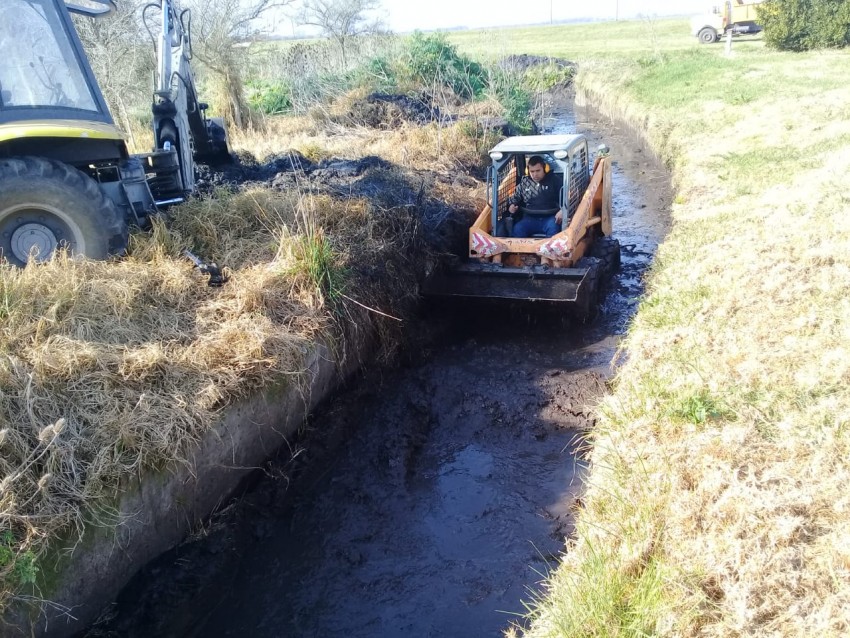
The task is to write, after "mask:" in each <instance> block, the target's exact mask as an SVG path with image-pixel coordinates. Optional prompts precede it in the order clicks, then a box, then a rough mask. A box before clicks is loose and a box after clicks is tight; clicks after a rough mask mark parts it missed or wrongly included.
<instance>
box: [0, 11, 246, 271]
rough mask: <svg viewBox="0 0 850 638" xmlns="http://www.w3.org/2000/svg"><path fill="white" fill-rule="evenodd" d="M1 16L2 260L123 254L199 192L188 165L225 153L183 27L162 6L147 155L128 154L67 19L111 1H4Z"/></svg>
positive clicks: (182, 15) (181, 16) (186, 21)
mask: <svg viewBox="0 0 850 638" xmlns="http://www.w3.org/2000/svg"><path fill="white" fill-rule="evenodd" d="M2 4H3V9H2V20H0V259H4V260H6V261H8V262H10V263H12V264H15V265H19V266H21V265H24V264H26V263H27V262H29V261H30V260H36V261H42V260H46V259H49V258H50V257H51V256H52V255H53V254H54V252H55V251H56V250H57V249H59V248H64V249H66V250H68V251H69V252H70V253H72V254H76V255H83V256H86V257H90V258H95V259H103V258H105V257H107V256H109V255H118V254H121V253H123V252H124V251H125V249H126V246H127V239H128V234H129V229H130V227H131V226H140V227H143V226H145V225H146V224H147V222H148V219H149V217H150V216H151V215H152V214H154V213H156V212H157V210H158V209H159V207H162V206H167V205H169V204H173V203H177V202H181V201H183V200H184V199H185V198H186V197H187V196H188V195H189V194H190V193H192V192H193V191H194V188H195V175H194V171H195V168H194V162H195V160H198V161H216V160H226V159H228V158H229V157H230V155H229V149H228V146H227V136H226V132H225V128H224V126H223V122H221V121H220V120H216V119H212V118H208V117H207V116H206V105H205V104H203V103H200V102H198V99H197V95H196V91H195V82H194V79H193V76H192V71H191V69H190V67H189V59H190V57H191V30H190V29H191V21H190V15H189V13H188V11H182V12H179V11H178V10H177V9H176V8H175V6H174V4H173V3H172V2H171V1H170V0H161V1H155V2H152V3H151V4H150V5H148V9H147V10H146V11H147V12H148V15H147V18H148V19H149V20H155V21H156V22H157V24H158V28H157V29H156V33H157V35H158V38H157V47H156V48H157V73H156V87H155V90H154V93H153V129H154V139H155V147H154V148H153V150H152V151H151V152H150V153H144V154H139V155H131V154H130V153H129V152H128V150H127V145H126V143H125V141H124V138H123V136H122V135H121V132H120V131H119V130H118V129H117V128H116V126H115V124H114V123H113V120H112V117H111V115H110V113H109V110H108V108H107V106H106V102H105V101H104V98H103V95H102V94H101V91H100V89H99V87H98V85H97V81H96V80H95V77H94V74H93V73H92V70H91V66H90V65H89V63H88V60H87V59H86V55H85V52H84V50H83V46H82V44H81V43H80V39H79V37H78V36H77V33H76V30H75V29H74V25H73V22H72V20H71V15H70V13H72V12H73V13H76V14H81V15H85V16H89V17H98V16H103V15H107V14H108V13H110V12H111V11H113V10H114V9H115V5H114V3H113V2H112V0H74V1H71V0H3V2H2Z"/></svg>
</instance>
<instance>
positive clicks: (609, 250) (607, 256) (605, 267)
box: [590, 237, 620, 279]
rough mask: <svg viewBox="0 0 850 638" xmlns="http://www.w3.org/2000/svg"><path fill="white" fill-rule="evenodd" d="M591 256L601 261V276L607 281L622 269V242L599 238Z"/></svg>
mask: <svg viewBox="0 0 850 638" xmlns="http://www.w3.org/2000/svg"><path fill="white" fill-rule="evenodd" d="M590 254H591V255H592V256H593V257H596V258H598V259H599V262H600V264H599V265H600V269H601V271H602V272H601V274H602V276H603V277H604V278H605V279H609V278H610V277H613V276H614V274H615V273H616V272H617V271H618V270H619V269H620V242H619V241H617V240H616V239H614V238H613V237H599V238H597V240H596V241H595V242H593V247H592V248H591V249H590Z"/></svg>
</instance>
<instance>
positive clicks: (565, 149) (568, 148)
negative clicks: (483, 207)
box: [487, 135, 590, 237]
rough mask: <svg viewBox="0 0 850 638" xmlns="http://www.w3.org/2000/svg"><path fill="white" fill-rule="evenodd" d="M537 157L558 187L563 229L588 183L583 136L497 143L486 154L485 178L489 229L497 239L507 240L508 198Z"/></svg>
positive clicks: (538, 138) (546, 137) (514, 138)
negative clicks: (487, 156)
mask: <svg viewBox="0 0 850 638" xmlns="http://www.w3.org/2000/svg"><path fill="white" fill-rule="evenodd" d="M534 155H538V156H540V157H542V158H543V160H544V161H545V162H546V165H547V173H550V174H552V177H550V178H549V179H552V178H554V179H555V180H556V181H557V183H559V184H560V185H561V188H560V193H559V196H558V205H559V207H560V209H561V211H562V213H563V215H562V222H561V230H563V229H565V228H566V227H567V226H568V224H569V221H570V219H571V218H572V215H573V213H575V211H576V209H577V208H578V206H579V203H580V202H581V198H582V196H583V195H584V192H585V190H586V189H587V184H588V182H589V181H590V167H589V154H588V148H587V140H586V139H585V137H584V136H583V135H527V136H519V137H512V138H508V139H507V140H504V141H503V142H500V143H499V144H498V145H496V146H495V147H494V148H493V150H491V151H490V158H491V160H492V165H491V166H490V169H489V171H488V174H487V193H488V204H489V205H490V206H491V209H492V228H494V229H496V235H497V236H503V237H504V236H508V235H509V233H510V230H509V225H508V217H509V214H508V198H509V197H510V196H511V195H512V194H513V192H514V191H515V190H516V187H517V185H518V184H519V182H520V181H521V180H522V178H523V176H524V175H526V170H527V165H528V160H529V159H530V158H531V157H532V156H534Z"/></svg>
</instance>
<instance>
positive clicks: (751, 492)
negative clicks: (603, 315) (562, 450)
mask: <svg viewBox="0 0 850 638" xmlns="http://www.w3.org/2000/svg"><path fill="white" fill-rule="evenodd" d="M687 33H688V31H687V24H686V23H685V22H684V21H669V20H668V21H645V22H634V23H618V24H600V25H586V26H584V25H583V26H571V27H557V28H549V27H547V28H541V29H539V30H533V31H532V30H515V31H514V30H502V31H499V32H498V34H497V36H496V35H494V34H492V33H479V34H474V33H467V34H453V35H452V36H451V38H452V41H453V42H455V43H456V44H458V46H459V47H460V48H461V50H465V51H467V52H469V53H470V54H474V55H480V56H484V55H486V54H487V53H490V54H491V55H494V56H496V55H499V54H500V53H501V51H502V50H503V49H504V48H510V49H512V50H515V51H516V50H518V51H525V52H528V53H540V52H542V51H546V52H547V53H550V54H553V55H563V56H565V57H568V58H570V59H573V60H576V61H577V62H579V64H580V72H579V75H578V77H577V84H578V85H579V86H580V87H581V88H582V89H583V90H584V91H585V92H586V93H587V94H588V95H589V99H588V102H589V103H590V104H592V105H595V106H596V107H597V108H600V109H601V110H603V111H605V112H608V113H610V114H613V115H616V116H618V117H621V118H623V119H624V120H626V121H628V122H631V123H632V125H633V126H634V127H635V128H636V129H637V130H639V131H645V135H646V138H647V139H648V141H649V144H650V145H651V146H652V148H653V149H654V150H655V151H656V153H657V154H658V155H659V156H660V158H661V159H662V160H663V161H664V162H665V163H666V164H667V165H668V166H670V167H671V169H672V172H673V178H674V184H675V187H676V201H675V204H674V206H673V210H672V218H673V224H672V228H671V231H670V234H669V236H668V237H667V239H666V241H665V242H664V243H663V245H662V246H660V248H659V251H658V254H657V258H656V262H655V265H654V266H653V268H652V271H651V273H650V276H649V278H648V282H647V292H646V295H645V297H644V298H643V299H642V301H641V303H640V307H639V311H638V313H637V315H636V317H635V319H634V321H633V323H632V325H631V327H630V329H629V333H628V336H627V338H626V339H625V340H624V342H623V344H622V357H621V364H620V367H619V370H618V373H617V376H616V380H615V383H614V389H613V392H612V394H611V395H610V396H609V397H608V398H607V399H606V400H605V401H604V402H603V404H602V405H601V406H600V408H599V412H600V415H601V419H600V421H599V425H598V426H597V428H596V430H595V431H594V432H593V433H592V438H591V441H592V444H593V452H592V461H593V464H592V470H591V472H590V475H589V477H588V489H587V494H586V497H585V498H584V505H585V506H584V509H583V510H581V512H580V514H579V516H578V518H577V523H576V535H575V538H574V539H571V540H569V541H568V546H567V552H566V554H565V555H564V557H563V560H562V562H561V564H560V565H558V566H557V569H555V570H554V571H553V572H552V574H551V575H550V577H549V579H548V580H547V582H546V587H545V589H544V591H543V592H542V594H541V597H540V598H539V599H538V600H535V601H533V602H532V603H531V608H530V613H531V618H532V619H533V624H532V627H531V629H530V630H528V631H527V632H525V635H527V636H530V637H535V638H536V637H543V636H546V637H554V636H563V637H570V638H573V637H575V636H655V635H659V636H723V637H728V636H766V635H770V636H804V635H805V636H844V635H847V633H848V631H850V552H849V551H848V548H850V536H848V531H847V525H846V522H847V516H848V508H850V497H848V495H847V490H846V485H847V482H848V480H850V427H848V426H850V384H848V381H850V302H848V298H849V297H848V293H850V223H848V217H847V214H846V213H847V209H848V204H850V198H848V195H847V193H848V192H850V172H849V171H848V165H850V107H848V106H847V105H848V104H850V89H848V87H850V65H848V62H850V53H848V52H847V51H834V50H833V51H823V52H810V53H804V54H795V53H781V52H775V51H770V50H769V49H767V48H765V46H764V43H763V41H762V40H761V39H760V38H741V39H736V40H734V42H733V50H732V55H731V56H730V57H727V56H725V55H724V49H723V45H722V44H718V45H715V46H706V45H699V44H698V43H697V42H696V39H695V38H690V37H689V36H687ZM494 42H497V43H498V45H497V46H498V48H496V46H494V45H491V44H489V43H494ZM612 152H613V154H614V155H616V149H612ZM615 188H616V185H615Z"/></svg>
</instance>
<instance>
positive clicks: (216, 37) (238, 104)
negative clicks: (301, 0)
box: [184, 0, 294, 128]
mask: <svg viewBox="0 0 850 638" xmlns="http://www.w3.org/2000/svg"><path fill="white" fill-rule="evenodd" d="M293 1H294V0H185V1H184V4H185V5H186V6H189V7H191V9H192V42H193V50H194V54H195V56H196V57H197V58H198V59H199V60H200V61H201V62H202V63H203V64H204V66H205V67H207V68H208V69H209V70H210V72H212V73H213V74H214V75H215V77H216V78H217V80H218V82H217V84H218V91H217V93H218V96H215V97H216V99H217V108H216V110H217V111H218V112H219V113H221V114H222V115H223V116H224V117H225V118H226V119H227V120H228V121H229V122H230V123H232V124H234V125H235V126H237V127H240V128H242V127H244V126H245V125H246V124H247V123H248V119H249V118H248V109H247V106H246V103H245V88H244V83H243V78H242V72H241V69H242V68H244V64H242V63H241V62H242V56H243V55H244V54H245V51H246V49H245V47H244V45H245V44H246V43H248V42H250V41H251V40H252V39H254V38H257V37H258V36H261V35H262V34H263V33H264V30H265V29H267V28H268V27H263V26H262V25H260V24H259V19H260V18H261V17H262V16H263V15H264V14H265V13H266V12H268V11H270V10H272V9H276V8H280V7H285V6H287V5H289V4H292V2H293Z"/></svg>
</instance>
